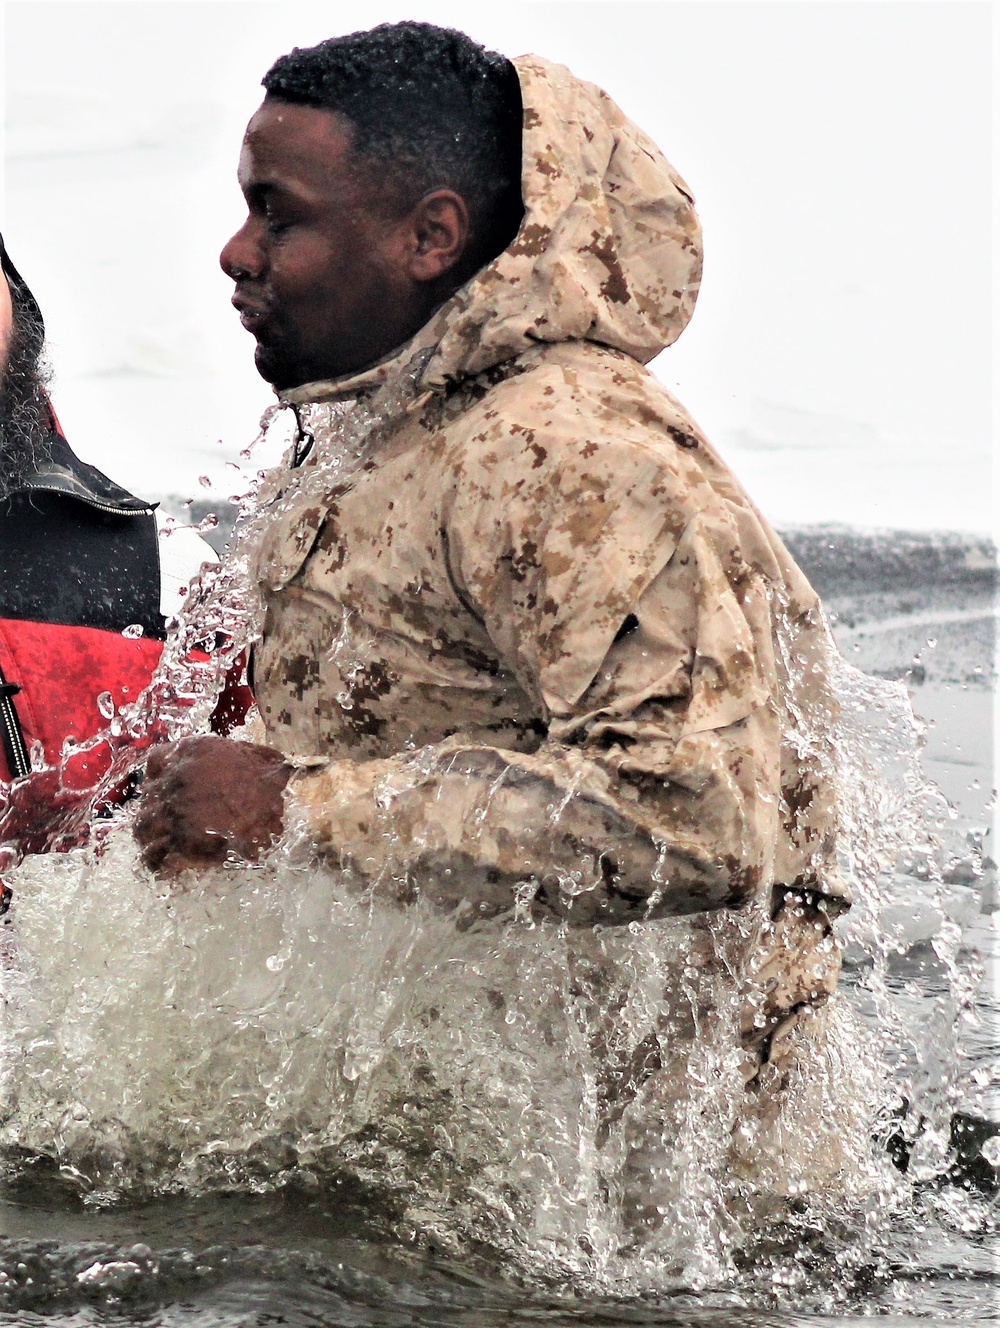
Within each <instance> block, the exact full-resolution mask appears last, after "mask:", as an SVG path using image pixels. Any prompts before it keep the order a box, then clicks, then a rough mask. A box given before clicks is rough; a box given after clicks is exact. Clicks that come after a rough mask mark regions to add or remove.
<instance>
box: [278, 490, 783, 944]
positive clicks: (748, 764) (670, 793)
mask: <svg viewBox="0 0 1000 1328" xmlns="http://www.w3.org/2000/svg"><path fill="white" fill-rule="evenodd" d="M645 478H648V477H645ZM645 478H644V477H643V476H642V475H634V476H632V479H631V481H630V482H629V483H626V484H625V487H624V488H623V489H622V490H621V491H620V492H618V493H615V494H612V495H611V498H612V499H613V501H610V502H609V500H608V494H607V493H606V492H605V493H604V495H603V497H602V500H601V503H602V507H603V510H604V519H603V524H601V523H595V521H594V520H590V521H589V522H588V511H589V508H588V505H587V502H586V501H585V500H580V499H573V500H571V501H570V502H569V503H568V504H566V503H559V502H555V503H553V501H552V495H551V493H550V494H549V495H548V501H547V502H546V503H541V504H539V503H534V504H532V506H531V510H530V511H529V510H518V508H517V504H516V502H515V503H510V504H507V506H506V509H505V514H504V516H503V517H502V518H501V517H499V516H497V511H498V508H497V506H496V505H495V504H493V505H484V504H481V503H479V504H472V505H471V506H470V507H469V509H468V510H456V511H455V512H453V513H452V514H451V519H450V522H449V537H450V550H451V561H452V575H453V578H454V583H455V586H456V589H457V591H458V593H459V594H460V595H461V597H462V598H463V600H464V601H465V603H466V604H467V606H468V608H469V611H470V612H471V613H473V614H475V616H476V617H477V618H478V619H479V620H480V621H481V622H482V623H483V624H484V625H485V627H486V629H487V631H488V632H489V634H490V636H491V638H492V639H493V641H494V642H495V643H496V645H497V648H498V652H499V653H500V656H501V658H502V660H503V662H504V663H505V665H507V666H508V667H509V668H511V669H512V670H513V671H514V672H515V674H516V675H517V677H518V679H519V681H520V683H521V685H522V686H523V687H524V688H525V689H526V691H527V692H528V694H529V695H530V696H532V697H533V698H534V699H535V700H536V702H537V704H538V708H539V711H540V713H541V714H542V715H543V716H544V721H545V725H546V727H547V735H546V737H545V738H544V739H543V740H542V741H541V743H540V745H539V746H538V748H537V750H535V751H533V752H528V753H525V752H515V751H509V750H504V749H501V748H498V747H490V746H486V745H483V744H482V743H481V742H478V741H477V742H474V743H473V742H463V740H462V736H461V734H458V735H456V736H455V737H453V738H451V739H449V740H448V741H447V742H444V743H441V744H437V745H434V746H431V747H427V748H424V749H422V750H420V751H417V752H414V753H409V754H405V755H399V756H394V757H391V758H389V759H385V760H372V761H358V762H354V761H331V762H328V763H326V764H322V765H318V766H316V767H314V768H310V769H305V770H302V771H300V772H298V773H296V775H294V776H293V778H292V780H291V782H290V784H289V792H288V798H289V802H290V812H291V816H292V818H293V819H294V820H297V821H298V822H299V824H300V826H302V828H303V829H304V831H305V833H306V834H307V835H308V837H309V838H310V839H311V840H312V841H313V842H314V843H315V844H316V845H317V846H318V847H319V848H320V849H321V851H322V852H323V853H324V854H325V855H326V856H327V857H328V859H329V860H330V861H332V862H333V863H335V864H336V865H338V866H341V867H343V868H344V869H346V870H348V871H349V872H350V873H352V874H353V875H355V876H357V877H360V878H361V879H362V880H364V881H366V882H371V883H375V884H376V885H377V887H378V888H380V889H384V890H386V891H388V892H389V893H391V894H393V895H394V896H396V897H398V898H400V899H404V900H406V899H410V898H413V897H415V896H416V895H418V894H419V895H422V896H424V897H427V898H429V899H431V900H432V901H434V902H436V903H438V904H440V905H442V906H448V907H457V908H459V909H461V910H462V911H464V912H465V913H466V914H467V915H468V916H469V918H470V920H474V919H475V918H477V917H481V916H493V915H495V914H498V913H501V912H504V911H507V910H510V909H511V908H514V907H517V906H520V907H521V908H522V909H524V910H530V911H531V912H532V913H535V914H537V915H539V916H544V915H545V914H555V915H558V916H560V917H563V918H566V919H567V920H568V921H569V922H571V923H577V924H581V925H586V924H592V923H596V922H604V923H624V922H629V921H632V920H635V919H642V918H649V917H660V916H666V915H672V914H682V913H690V912H695V911H701V910H706V909H714V908H719V907H723V906H736V905H739V904H740V903H742V902H743V901H744V900H746V899H747V897H748V896H749V895H750V894H752V893H754V892H755V890H756V888H757V887H758V885H759V884H760V883H761V882H763V881H765V880H767V881H768V883H769V874H770V870H771V856H772V852H773V842H774V835H775V821H776V815H777V811H776V801H777V799H776V789H777V785H778V780H779V771H778V765H779V735H778V731H777V720H776V717H775V714H774V710H773V707H771V706H770V705H769V704H768V699H769V688H768V680H769V667H768V660H769V655H768V651H769V644H768V641H767V640H765V634H763V633H762V631H761V624H762V622H764V621H766V620H768V617H767V610H766V603H765V601H764V594H765V592H764V589H763V586H762V583H760V581H759V578H755V577H754V575H753V574H752V573H751V572H750V569H749V568H748V567H747V565H746V564H745V563H743V562H742V560H741V559H740V557H739V553H738V541H737V540H736V538H735V535H734V531H733V529H732V527H731V524H730V523H729V522H728V520H727V519H726V517H725V515H724V514H722V515H720V514H719V513H718V512H716V513H715V515H713V516H709V515H705V514H703V513H700V514H697V515H695V516H694V517H693V518H691V519H690V520H689V521H688V523H687V525H686V526H685V527H684V528H682V529H681V530H680V531H679V532H677V531H675V530H674V529H671V528H670V527H669V526H668V527H666V528H662V529H661V528H659V527H655V523H654V525H651V524H650V521H651V518H650V517H649V516H648V513H647V508H648V506H649V503H648V493H649V486H648V485H647V484H646V482H645ZM633 490H634V492H635V494H636V503H635V504H634V503H633V502H632V501H631V498H632V491H633ZM654 497H655V496H654ZM636 504H637V505H638V509H639V510H638V511H636ZM660 506H661V508H662V502H661V504H660ZM553 508H555V510H556V511H562V512H563V514H564V516H565V514H566V513H567V511H568V512H569V513H570V517H568V518H567V519H565V520H557V521H552V520H547V523H546V525H545V527H544V529H543V528H542V527H540V526H538V525H533V514H535V513H537V512H538V511H539V510H545V511H548V512H551V511H552V510H553ZM590 515H591V516H593V513H591V514H590ZM570 518H571V520H570ZM484 522H488V524H484ZM654 527H655V528H654ZM568 528H571V529H572V530H574V531H576V532H577V533H578V535H579V539H580V540H581V541H582V542H584V547H579V548H574V547H573V542H572V540H569V541H568V540H567V529H568ZM581 532H582V533H581ZM574 538H576V536H574ZM526 546H527V548H526ZM486 551H490V554H489V556H486ZM567 573H568V575H567Z"/></svg>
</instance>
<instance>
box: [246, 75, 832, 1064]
mask: <svg viewBox="0 0 1000 1328" xmlns="http://www.w3.org/2000/svg"><path fill="white" fill-rule="evenodd" d="M517 67H518V71H519V75H520V78H521V83H522V90H523V100H524V158H523V193H524V203H525V215H524V220H523V223H522V225H521V228H520V231H519V233H518V235H517V237H516V238H515V240H514V242H513V243H512V244H511V245H510V247H509V248H508V249H507V250H506V251H505V252H504V253H503V254H501V255H500V257H499V258H497V259H496V260H495V261H494V262H492V263H491V264H490V265H489V266H487V267H486V268H484V269H483V270H482V271H480V272H479V273H478V275H477V276H475V277H474V278H473V279H472V280H471V281H470V282H469V283H468V284H467V285H466V286H464V287H463V288H462V289H461V290H460V291H459V292H458V293H457V294H456V295H455V296H454V297H453V298H452V299H451V300H450V301H449V302H448V304H446V305H445V306H444V307H443V308H442V309H441V310H440V311H439V312H438V313H437V314H436V315H435V317H434V318H433V319H432V320H431V322H430V323H429V324H428V325H427V326H426V327H425V328H424V329H423V330H422V331H421V333H419V334H418V335H417V337H416V338H415V339H414V340H413V341H412V342H411V343H409V344H408V345H407V346H405V347H404V348H402V350H400V351H399V352H398V353H397V354H395V355H394V356H393V357H392V358H391V359H390V360H388V361H386V362H384V363H382V364H380V365H378V366H377V367H376V368H374V369H373V370H371V371H369V372H367V373H365V374H362V375H359V376H356V377H354V378H352V379H350V380H342V381H337V382H329V383H313V384H310V385H308V386H306V387H302V388H298V389H296V390H294V391H292V392H289V393H287V394H286V397H287V400H288V402H289V403H290V404H293V405H295V407H296V408H297V409H298V411H299V413H300V417H301V420H302V424H303V428H304V430H305V431H306V433H307V434H308V435H311V436H312V438H314V440H315V441H314V444H313V446H312V450H311V452H310V453H309V455H308V457H307V459H306V461H305V463H304V464H301V465H299V466H297V467H294V468H293V467H292V466H291V464H290V463H289V465H288V466H287V468H286V469H285V470H284V472H283V473H282V474H281V475H280V476H279V482H278V483H277V484H276V486H275V489H274V497H273V501H272V504H271V507H270V508H269V509H268V511H267V521H266V524H265V526H264V534H263V538H262V539H261V541H260V542H259V545H258V549H257V554H256V566H255V571H256V577H257V580H258V582H259V586H260V590H261V593H262V595H263V601H264V610H265V617H264V624H263V637H262V641H261V642H260V644H259V646H258V647H257V650H256V655H255V660H254V686H255V690H256V695H257V699H258V704H259V708H260V712H261V715H262V717H263V720H264V724H265V727H266V734H267V741H268V742H269V743H271V744H272V745H273V746H275V747H277V748H279V749H280V750H281V751H282V752H284V753H285V754H286V755H287V756H288V757H289V758H291V759H292V760H294V761H295V762H296V763H297V764H298V765H299V766H300V770H299V772H298V773H297V774H296V776H295V777H294V778H293V780H292V783H291V785H290V794H289V796H290V799H291V801H292V803H293V804H294V807H295V809H296V814H297V815H298V816H299V817H300V818H302V819H304V821H305V823H306V824H307V826H308V831H309V834H310V835H311V836H312V838H313V840H314V841H315V842H316V843H317V844H318V845H319V846H320V848H321V849H322V850H323V851H324V852H325V853H326V854H327V855H328V856H329V858H330V859H332V860H333V861H334V862H335V863H337V864H338V865H341V866H343V867H344V868H346V869H348V870H350V871H352V872H353V873H355V874H357V875H358V876H359V877H361V878H363V879H365V880H369V881H374V882H382V883H385V885H386V888H389V889H391V890H393V891H394V892H395V893H396V894H397V895H398V896H400V897H403V898H407V897H410V896H412V895H413V894H414V893H417V892H419V893H421V894H423V895H425V896H429V897H430V898H432V899H434V900H437V901H439V902H441V903H442V904H445V905H453V906H457V907H459V908H460V909H464V910H465V911H466V913H467V914H468V916H469V917H470V919H472V918H475V917H481V916H492V915H495V914H497V913H500V912H503V911H505V910H513V909H516V908H520V909H521V911H522V912H532V913H533V914H534V915H535V916H537V917H545V916H547V915H548V916H551V915H558V916H559V917H560V918H564V919H566V920H567V921H568V922H569V923H571V924H592V923H619V922H627V921H634V920H642V919H644V918H648V919H655V918H657V917H661V916H665V915H676V914H693V913H701V912H704V911H707V910H716V909H719V908H723V907H725V908H730V909H743V910H744V911H745V912H747V913H748V914H753V916H755V917H756V918H757V919H758V923H757V924H756V925H757V930H756V932H755V933H754V935H755V936H756V941H755V942H754V951H755V954H756V956H757V958H756V961H755V962H756V967H757V979H758V986H759V991H760V993H761V994H760V995H759V997H758V998H757V999H756V1001H755V1003H753V1002H752V1003H751V1004H752V1008H750V1009H749V1010H748V1016H747V1029H746V1033H747V1038H748V1040H749V1041H751V1042H753V1043H754V1045H755V1046H757V1047H758V1048H764V1049H765V1052H766V1047H765V1043H767V1044H770V1043H771V1042H773V1040H774V1036H775V1033H776V1032H777V1031H779V1030H780V1029H781V1028H783V1027H784V1026H785V1025H787V1024H788V1023H789V1021H790V1020H791V1019H792V1012H794V1011H798V1010H800V1009H801V1008H802V1007H803V1006H804V1005H809V1004H810V1003H813V1002H815V1001H816V1000H818V999H822V997H823V996H824V995H825V993H826V992H827V991H829V990H830V989H832V986H833V985H834V983H835V981H836V974H837V968H838V963H839V961H838V955H837V949H836V946H835V944H834V942H833V940H832V938H831V937H830V928H829V923H828V914H829V913H830V912H831V911H833V910H835V909H836V908H839V907H841V906H842V905H843V903H844V902H845V901H844V900H843V892H842V887H841V886H840V885H839V883H838V882H837V879H836V877H835V874H834V872H833V870H832V855H833V842H832V821H831V817H830V807H829V799H830V792H829V787H828V781H827V779H826V777H825V776H824V774H823V772H822V760H821V759H820V758H819V757H818V756H817V755H816V752H815V744H813V745H812V747H811V748H810V744H809V743H808V742H806V741H804V740H803V739H802V736H801V732H800V730H801V729H802V725H803V724H804V723H806V719H805V718H804V717H808V716H809V715H814V716H815V715H822V713H825V712H826V711H827V710H828V708H829V701H828V698H827V691H826V683H825V666H824V659H825V652H826V650H827V649H828V645H827V637H826V629H825V627H824V625H823V621H822V618H821V615H820V613H819V609H818V605H817V601H816V597H815V595H814V593H813V591H812V590H811V588H810V586H809V585H808V583H807V581H806V580H805V578H804V577H803V575H802V574H801V572H800V571H799V570H798V569H797V567H796V566H795V564H794V563H793V562H792V560H791V558H790V556H789V555H788V553H787V551H786V550H785V548H784V546H783V545H782V543H781V541H780V540H779V539H778V538H777V536H776V535H775V534H774V533H773V532H772V531H771V530H770V528H769V527H768V526H767V524H766V523H765V522H764V520H763V519H762V518H761V516H760V515H759V514H758V513H757V511H756V509H755V508H754V507H753V505H752V504H751V502H750V501H749V500H748V498H747V497H746V495H745V494H744V492H743V490H742V489H741V487H740V486H739V484H738V482H737V481H736V480H735V479H734V477H733V476H732V474H731V473H730V472H729V470H728V469H727V468H726V466H725V464H724V463H723V462H722V461H721V460H720V459H719V457H718V455H717V454H716V452H715V451H714V450H713V448H712V446H711V445H710V444H709V443H708V442H707V440H706V439H705V438H704V436H703V435H702V434H701V432H700V431H699V429H698V427H697V426H696V425H695V423H694V422H693V421H692V419H691V418H690V416H689V415H688V414H687V413H686V411H685V410H684V408H683V407H682V406H680V405H679V404H678V403H677V402H676V401H675V400H674V399H673V397H672V396H671V395H670V394H669V393H668V392H667V391H666V390H665V389H664V388H663V386H662V385H661V384H660V383H659V382H658V381H657V379H656V378H655V377H653V376H652V374H650V373H649V372H648V371H647V370H646V369H645V368H644V367H643V366H644V365H645V363H646V362H648V361H649V360H651V359H652V358H653V356H654V355H656V354H657V353H658V352H659V351H661V350H662V349H663V348H664V347H665V346H667V345H669V344H670V343H671V342H673V341H674V340H675V339H676V338H677V337H678V335H679V334H680V333H681V331H682V330H683V328H684V327H685V325H686V323H687V322H688V320H689V318H690V316H691V312H692V309H693V306H694V302H695V297H696V294H697V290H698V284H699V278H700V272H701V247H700V230H699V225H698V220H697V217H696V214H695V211H694V206H693V203H692V198H691V193H690V191H689V190H688V188H687V186H686V185H685V184H684V182H683V181H682V180H681V179H680V177H679V176H678V175H677V173H676V172H675V171H674V170H673V169H672V167H671V166H670V165H669V163H668V162H667V161H666V160H665V159H664V157H663V155H662V154H661V153H660V151H659V150H658V149H657V148H656V146H655V145H654V144H653V143H652V142H651V141H650V140H649V139H648V138H647V137H646V136H645V135H644V134H643V133H642V132H641V131H640V130H639V129H637V128H636V126H635V125H633V124H632V123H630V121H629V120H627V119H626V118H625V117H624V116H623V115H622V113H621V112H620V111H619V110H618V108H617V107H616V106H615V105H614V103H613V102H612V101H611V100H610V99H609V98H608V97H607V96H606V94H604V93H603V92H601V91H600V90H599V89H597V88H595V87H593V86H592V85H589V84H587V83H583V82H581V81H579V80H577V79H576V78H574V77H573V76H572V75H571V74H570V73H569V72H568V71H567V70H566V69H564V68H562V67H561V66H557V65H552V64H549V63H547V62H546V61H543V60H541V59H538V58H536V57H524V58H522V59H520V60H519V61H517ZM797 734H798V736H796V735H797ZM754 910H756V912H754Z"/></svg>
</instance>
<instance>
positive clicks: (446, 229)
mask: <svg viewBox="0 0 1000 1328" xmlns="http://www.w3.org/2000/svg"><path fill="white" fill-rule="evenodd" d="M409 220H410V226H409V230H410V235H411V242H412V245H413V248H412V250H411V252H410V258H409V272H410V276H411V277H412V278H413V280H414V281H419V282H430V281H437V280H438V278H439V277H443V276H444V275H445V273H447V272H449V271H450V270H451V269H452V268H453V267H454V266H455V265H456V263H458V262H459V261H460V259H461V258H462V255H463V254H464V253H465V250H466V247H467V245H468V243H469V208H468V204H467V203H466V201H465V199H464V198H463V197H462V196H461V194H456V193H455V191H454V190H453V189H435V190H434V191H433V192H432V193H429V194H425V195H424V197H423V198H422V199H421V200H420V202H419V203H417V205H416V206H415V207H414V208H413V210H412V212H411V213H410V218H409Z"/></svg>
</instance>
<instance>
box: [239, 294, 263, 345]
mask: <svg viewBox="0 0 1000 1328" xmlns="http://www.w3.org/2000/svg"><path fill="white" fill-rule="evenodd" d="M232 303H233V308H234V309H236V310H237V312H238V313H239V316H240V322H241V323H242V324H243V326H244V327H245V328H246V330H247V331H248V332H252V333H253V334H254V335H256V334H257V332H258V331H259V330H260V329H261V328H262V327H263V325H264V323H266V321H267V316H268V313H267V309H266V308H265V307H264V306H263V305H260V304H254V303H253V302H252V301H251V300H247V299H244V298H243V296H242V295H234V296H233V300H232Z"/></svg>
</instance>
